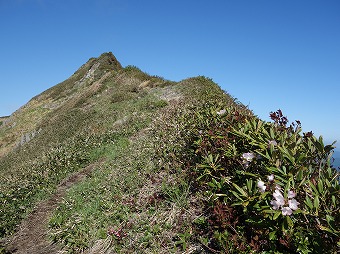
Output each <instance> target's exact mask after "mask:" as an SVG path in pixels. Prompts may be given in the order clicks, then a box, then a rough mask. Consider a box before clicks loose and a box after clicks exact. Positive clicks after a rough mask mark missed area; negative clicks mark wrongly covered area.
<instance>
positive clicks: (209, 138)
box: [0, 52, 339, 254]
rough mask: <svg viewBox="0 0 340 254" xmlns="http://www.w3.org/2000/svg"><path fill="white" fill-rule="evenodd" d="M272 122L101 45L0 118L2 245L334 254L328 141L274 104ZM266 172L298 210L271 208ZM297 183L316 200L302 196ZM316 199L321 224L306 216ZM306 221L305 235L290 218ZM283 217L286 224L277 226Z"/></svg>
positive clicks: (1, 249) (204, 84)
mask: <svg viewBox="0 0 340 254" xmlns="http://www.w3.org/2000/svg"><path fill="white" fill-rule="evenodd" d="M271 118H272V120H273V122H272V123H269V122H264V121H262V120H260V119H258V118H257V117H256V116H254V114H253V112H252V111H251V110H250V109H249V108H248V107H246V106H244V105H243V104H241V103H240V102H238V101H237V100H236V99H235V98H233V97H232V96H230V95H229V94H228V93H227V92H224V91H223V90H222V89H221V88H220V87H219V86H218V85H217V84H216V83H214V82H213V81H212V80H211V79H210V78H207V77H204V76H198V77H192V78H187V79H184V80H182V81H179V82H173V81H170V80H166V79H164V78H162V77H159V76H153V75H149V74H147V73H145V72H143V71H141V70H140V69H139V68H138V67H136V66H132V65H128V66H125V67H123V66H121V64H120V63H119V62H118V60H117V59H116V58H115V57H114V55H113V54H112V53H111V52H108V53H103V54H102V55H100V56H99V57H97V58H90V59H89V60H88V61H87V62H86V63H85V64H83V65H82V66H81V67H80V68H79V69H78V70H77V71H75V72H74V74H73V75H71V77H70V78H68V79H66V80H65V81H63V82H61V83H59V84H57V85H55V86H53V87H51V88H49V89H47V90H46V91H44V92H42V93H40V94H38V95H37V96H35V97H33V98H32V99H31V100H30V101H29V102H28V103H27V104H25V105H24V106H22V107H21V108H20V109H18V110H17V111H16V112H14V113H13V114H12V115H11V116H9V117H8V118H6V117H5V118H4V120H2V123H3V124H1V125H0V182H1V185H0V201H1V204H2V206H1V207H0V220H1V221H2V222H3V223H1V225H0V237H1V238H2V239H1V240H0V253H17V254H19V253H27V252H30V253H47V252H48V253H59V252H60V251H63V252H66V253H88V254H89V253H184V252H185V253H211V252H213V253H222V252H223V251H224V252H230V253H235V252H236V253H238V252H239V251H240V250H241V251H246V250H249V251H250V250H252V251H269V250H273V249H274V250H277V251H278V253H281V252H282V251H283V252H286V251H287V249H288V252H290V253H295V252H297V251H298V249H301V248H305V250H307V252H312V253H317V252H318V250H319V249H320V248H321V249H324V246H327V247H328V248H330V249H333V250H334V249H336V242H337V240H336V239H337V237H338V236H337V234H338V233H337V231H336V230H334V228H338V225H337V223H338V221H339V220H338V219H339V214H338V213H337V211H336V209H334V208H336V207H338V206H337V204H339V200H338V198H337V197H336V196H334V197H331V196H330V195H333V194H329V193H335V192H336V191H339V185H337V184H338V183H337V182H336V181H335V180H334V179H337V178H336V177H335V176H333V174H334V173H335V171H334V168H331V167H328V165H329V164H328V162H329V161H328V160H329V158H330V156H329V154H330V153H331V152H332V149H333V147H332V146H330V145H326V146H325V145H324V144H323V141H322V138H320V139H317V138H316V137H314V136H313V135H310V133H307V134H303V135H302V134H301V133H300V132H301V128H300V124H298V123H297V124H296V125H291V126H287V118H286V117H285V116H283V114H282V112H281V111H280V110H278V111H276V112H272V113H271ZM0 120H1V119H0ZM322 168H323V169H324V170H321V169H322ZM307 169H308V170H307ZM274 174H275V175H274ZM335 174H336V173H335ZM268 176H270V178H268ZM287 176H289V179H288V178H287ZM290 176H294V177H295V178H296V179H295V180H294V181H291V177H290ZM267 178H268V179H272V178H274V181H275V183H276V184H277V185H276V186H281V187H280V188H282V189H284V188H286V186H287V183H289V184H290V188H291V190H294V191H295V192H296V193H295V192H294V191H293V193H294V196H295V195H296V197H295V198H296V199H294V200H295V201H294V200H293V199H292V198H289V202H293V201H294V206H291V205H290V206H289V207H284V208H285V209H286V210H288V208H289V209H290V207H293V208H292V209H293V210H294V211H295V210H296V207H297V206H299V208H301V212H299V213H295V212H294V211H292V210H291V211H290V212H291V215H292V217H287V213H288V212H289V211H288V212H286V211H284V209H283V208H282V213H281V210H277V209H275V208H273V209H270V206H269V205H268V204H272V203H273V200H272V198H271V196H272V195H271V194H272V193H270V191H272V187H273V184H272V183H270V181H272V180H268V181H269V182H265V181H266V180H264V181H263V182H262V180H259V179H267ZM305 179H310V180H308V181H306V180H305ZM316 179H317V180H316ZM320 179H326V180H327V181H325V182H324V184H322V183H320V182H322V181H320ZM316 181H318V186H317V187H315V186H312V187H311V186H310V184H314V183H315V182H316ZM256 182H257V183H256ZM261 182H262V183H263V184H260V183H261ZM295 183H297V184H295ZM266 185H268V186H269V187H268V188H267V187H266ZM294 185H295V187H294ZM259 186H260V187H261V188H260V187H259ZM301 186H302V187H301ZM263 187H264V188H263ZM259 188H260V190H259ZM316 188H317V189H316ZM306 190H309V191H310V193H308V195H307V196H308V197H312V196H315V195H319V194H318V193H324V194H322V195H324V196H323V198H325V199H327V202H326V201H325V202H322V203H321V202H320V203H318V201H317V198H315V200H314V201H313V203H311V204H310V203H308V202H307V201H306V200H304V196H305V194H304V193H305V191H306ZM314 190H316V192H317V194H315V193H314V192H313V191H314ZM262 191H264V192H265V193H262ZM323 191H324V192H323ZM327 191H328V192H327ZM289 193H290V195H291V194H292V191H290V192H289ZM245 198H247V199H248V200H244V199H245ZM240 200H242V202H241V203H240ZM274 201H275V200H274ZM254 202H259V203H255V204H254ZM261 202H262V203H261ZM263 202H265V204H264V205H265V206H263ZM329 204H331V205H330V206H327V205H329ZM314 206H315V207H314ZM261 207H264V210H263V209H262V208H261ZM310 207H311V209H312V210H307V212H305V211H304V209H310ZM318 207H320V210H319V211H318V210H316V212H317V213H318V215H317V216H318V218H322V219H320V220H318V223H320V221H321V223H322V225H321V226H320V225H319V224H312V223H314V222H316V221H315V220H314V219H313V218H314V217H313V216H314V213H315V208H316V209H317V208H318ZM246 208H247V209H248V210H247V209H246ZM259 209H260V210H259ZM261 209H262V210H261ZM268 209H269V210H268ZM259 211H260V212H259ZM266 213H268V214H266ZM284 213H285V214H284ZM302 213H305V214H304V216H302ZM262 215H264V217H261V216H262ZM273 216H274V217H273ZM288 216H290V215H288ZM295 216H296V217H298V220H296V221H295V218H296V217H295ZM306 216H307V217H308V216H309V217H308V218H307V219H308V221H309V222H310V224H311V226H310V228H308V231H305V223H299V222H298V221H304V220H305V218H306ZM245 218H246V219H245ZM290 218H292V220H294V221H295V222H294V223H295V225H294V230H295V229H296V232H295V231H287V230H286V229H285V227H286V226H287V225H286V224H287V223H286V222H287V221H288V224H289V225H290V226H292V225H291V223H292V222H291V221H290V220H289V219H290ZM326 218H327V219H326ZM259 219H260V220H263V221H264V222H265V223H266V224H268V225H270V226H271V228H274V229H275V230H274V231H273V232H270V231H269V230H270V229H268V228H266V227H263V226H261V225H260V226H259V224H257V223H253V222H254V221H256V220H259ZM249 220H252V221H253V222H251V221H249ZM281 221H283V224H281ZM38 222H39V223H38ZM249 222H250V223H249ZM285 223H286V224H285ZM300 224H301V225H300ZM322 228H327V231H325V230H322ZM290 232H293V235H290V237H287V234H290ZM301 232H302V233H301ZM328 232H332V235H329V233H328ZM305 234H307V235H308V239H309V238H310V239H311V240H310V242H309V243H308V244H307V245H301V244H302V243H304V242H305V241H304V239H306V235H305ZM250 235H252V236H251V237H250ZM293 236H294V237H293ZM320 239H322V241H321V242H320ZM263 242H265V243H266V244H263ZM32 243H34V244H32ZM314 243H316V244H315V245H314ZM320 246H321V247H320ZM318 248H319V249H318ZM325 253H326V252H325Z"/></svg>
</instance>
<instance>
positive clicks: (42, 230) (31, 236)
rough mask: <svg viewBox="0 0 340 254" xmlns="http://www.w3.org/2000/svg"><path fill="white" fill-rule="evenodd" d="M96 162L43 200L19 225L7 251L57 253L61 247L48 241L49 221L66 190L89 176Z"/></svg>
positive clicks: (7, 246)
mask: <svg viewBox="0 0 340 254" xmlns="http://www.w3.org/2000/svg"><path fill="white" fill-rule="evenodd" d="M95 166H96V164H91V165H89V166H87V167H86V168H84V169H83V170H82V171H79V172H77V173H75V174H73V175H71V176H70V177H68V178H67V179H65V180H64V181H63V182H61V183H60V185H59V186H58V188H57V191H56V193H55V194H54V195H53V196H52V197H51V198H49V199H48V200H45V201H41V202H40V203H38V204H37V206H36V207H35V208H34V210H33V211H32V213H31V214H30V215H29V216H28V217H27V219H25V220H24V221H23V222H22V223H21V225H20V226H19V230H18V232H17V233H15V234H14V235H13V236H12V237H11V238H10V239H9V240H8V241H7V243H6V244H5V245H6V253H8V254H9V253H15V254H24V253H27V254H56V253H62V252H61V248H60V247H59V246H57V245H55V244H52V243H51V242H49V241H48V237H47V236H48V226H47V225H48V221H49V218H50V216H51V214H52V212H53V211H54V210H55V209H56V208H57V207H58V205H59V203H60V202H61V200H62V198H63V196H64V195H65V193H66V190H67V189H69V188H70V187H71V186H72V185H74V184H76V183H78V182H80V181H82V180H83V179H84V178H85V177H86V176H88V175H89V174H90V173H91V171H92V170H93V168H94V167H95Z"/></svg>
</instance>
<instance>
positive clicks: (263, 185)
mask: <svg viewBox="0 0 340 254" xmlns="http://www.w3.org/2000/svg"><path fill="white" fill-rule="evenodd" d="M257 187H258V188H259V189H260V192H265V191H266V188H267V187H266V185H265V184H264V182H263V181H261V180H259V181H258V182H257Z"/></svg>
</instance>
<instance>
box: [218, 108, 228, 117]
mask: <svg viewBox="0 0 340 254" xmlns="http://www.w3.org/2000/svg"><path fill="white" fill-rule="evenodd" d="M216 113H217V114H218V115H220V116H222V115H224V114H225V113H227V111H226V110H225V109H221V110H220V111H217V112H216Z"/></svg>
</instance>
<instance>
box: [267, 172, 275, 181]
mask: <svg viewBox="0 0 340 254" xmlns="http://www.w3.org/2000/svg"><path fill="white" fill-rule="evenodd" d="M268 181H269V182H272V181H274V174H271V175H269V176H268Z"/></svg>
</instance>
